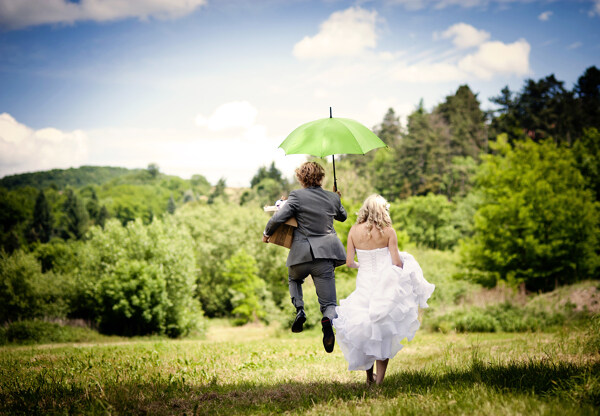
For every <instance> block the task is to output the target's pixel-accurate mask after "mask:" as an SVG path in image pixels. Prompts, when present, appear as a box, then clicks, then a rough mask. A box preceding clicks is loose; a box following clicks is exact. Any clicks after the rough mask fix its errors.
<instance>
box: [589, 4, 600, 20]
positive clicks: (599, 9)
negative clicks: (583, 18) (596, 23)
mask: <svg viewBox="0 0 600 416" xmlns="http://www.w3.org/2000/svg"><path fill="white" fill-rule="evenodd" d="M588 14H589V15H590V17H594V16H600V0H594V6H593V7H592V10H590V11H589V12H588Z"/></svg>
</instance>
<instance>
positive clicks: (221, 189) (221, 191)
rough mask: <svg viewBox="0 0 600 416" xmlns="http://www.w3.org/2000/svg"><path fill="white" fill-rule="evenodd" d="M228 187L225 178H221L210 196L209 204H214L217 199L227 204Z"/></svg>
mask: <svg viewBox="0 0 600 416" xmlns="http://www.w3.org/2000/svg"><path fill="white" fill-rule="evenodd" d="M226 187H227V183H226V181H225V178H221V179H219V180H218V181H217V184H216V185H215V187H214V189H213V191H212V192H211V193H210V195H209V196H208V204H214V203H215V202H216V200H217V199H221V200H223V201H224V202H227V200H228V197H227V194H226V193H225V188H226Z"/></svg>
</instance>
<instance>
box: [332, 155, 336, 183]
mask: <svg viewBox="0 0 600 416" xmlns="http://www.w3.org/2000/svg"><path fill="white" fill-rule="evenodd" d="M331 160H332V161H333V192H337V179H336V177H335V156H334V155H331Z"/></svg>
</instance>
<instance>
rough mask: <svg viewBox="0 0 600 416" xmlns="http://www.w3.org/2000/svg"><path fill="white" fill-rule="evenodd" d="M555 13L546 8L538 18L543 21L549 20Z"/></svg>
mask: <svg viewBox="0 0 600 416" xmlns="http://www.w3.org/2000/svg"><path fill="white" fill-rule="evenodd" d="M553 14H554V13H552V12H551V11H550V10H546V11H545V12H543V13H541V14H540V15H539V16H538V19H539V20H541V21H542V22H547V21H548V20H549V19H550V16H552V15H553Z"/></svg>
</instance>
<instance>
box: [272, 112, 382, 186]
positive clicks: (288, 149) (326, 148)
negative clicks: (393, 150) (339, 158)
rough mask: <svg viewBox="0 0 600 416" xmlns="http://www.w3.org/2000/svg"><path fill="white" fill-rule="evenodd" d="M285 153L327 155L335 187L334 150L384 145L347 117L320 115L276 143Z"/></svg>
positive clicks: (361, 151)
mask: <svg viewBox="0 0 600 416" xmlns="http://www.w3.org/2000/svg"><path fill="white" fill-rule="evenodd" d="M279 147H281V148H282V149H283V150H285V154H286V155H292V154H294V155H297V154H307V155H313V156H317V157H325V156H329V155H331V158H332V161H333V184H334V185H333V186H334V189H335V190H337V179H336V177H335V156H334V155H338V154H353V155H364V154H365V153H367V152H368V151H370V150H373V149H376V148H378V147H387V146H386V144H385V143H384V142H383V141H381V139H380V138H379V137H377V136H376V135H375V133H373V132H372V131H371V130H369V129H368V128H367V127H365V126H363V125H362V124H360V123H359V122H358V121H355V120H351V119H349V118H333V117H332V115H331V107H329V118H322V119H320V120H315V121H311V122H308V123H306V124H303V125H301V126H300V127H298V128H297V129H296V130H294V131H293V132H291V133H290V135H289V136H287V137H286V138H285V140H284V141H283V142H282V143H281V144H280V145H279Z"/></svg>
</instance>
